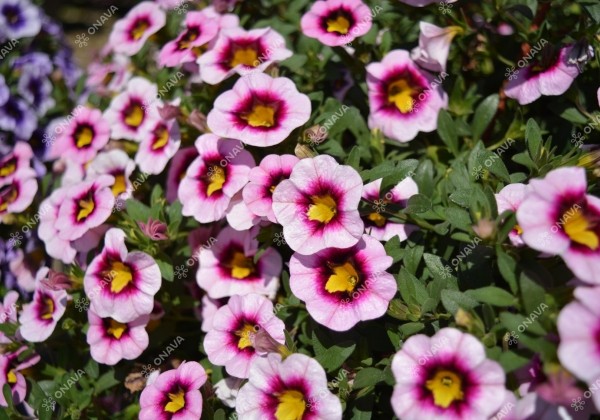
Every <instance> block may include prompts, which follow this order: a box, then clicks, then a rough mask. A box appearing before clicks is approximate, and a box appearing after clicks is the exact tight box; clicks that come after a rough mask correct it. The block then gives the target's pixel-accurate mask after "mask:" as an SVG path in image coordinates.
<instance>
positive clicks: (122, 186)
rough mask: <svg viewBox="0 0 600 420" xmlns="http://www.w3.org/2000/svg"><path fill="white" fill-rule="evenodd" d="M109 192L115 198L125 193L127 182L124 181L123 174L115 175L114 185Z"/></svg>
mask: <svg viewBox="0 0 600 420" xmlns="http://www.w3.org/2000/svg"><path fill="white" fill-rule="evenodd" d="M111 190H112V193H113V195H114V196H115V197H117V196H118V195H119V194H121V193H123V192H125V191H127V182H126V181H125V174H122V173H121V174H117V175H115V183H114V184H113V186H112V187H111Z"/></svg>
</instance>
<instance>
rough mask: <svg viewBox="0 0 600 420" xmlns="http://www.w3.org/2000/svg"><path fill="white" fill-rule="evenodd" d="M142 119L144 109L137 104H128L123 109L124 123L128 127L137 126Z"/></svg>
mask: <svg viewBox="0 0 600 420" xmlns="http://www.w3.org/2000/svg"><path fill="white" fill-rule="evenodd" d="M143 121H144V110H143V109H142V107H141V106H139V105H137V104H132V105H130V106H129V107H128V108H127V109H126V110H125V124H127V125H128V126H130V127H139V126H140V125H141V124H142V122H143Z"/></svg>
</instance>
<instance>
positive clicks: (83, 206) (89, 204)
mask: <svg viewBox="0 0 600 420" xmlns="http://www.w3.org/2000/svg"><path fill="white" fill-rule="evenodd" d="M77 206H78V207H79V211H78V212H77V221H78V222H81V221H82V220H83V219H85V218H86V217H88V216H89V215H90V214H92V212H93V211H94V208H95V207H96V204H95V203H94V199H93V197H86V198H84V199H83V200H79V202H78V203H77Z"/></svg>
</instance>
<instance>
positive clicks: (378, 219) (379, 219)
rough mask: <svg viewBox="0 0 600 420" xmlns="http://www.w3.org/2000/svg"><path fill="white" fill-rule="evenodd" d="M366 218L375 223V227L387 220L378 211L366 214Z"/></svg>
mask: <svg viewBox="0 0 600 420" xmlns="http://www.w3.org/2000/svg"><path fill="white" fill-rule="evenodd" d="M368 219H369V220H370V221H371V222H373V223H375V225H376V226H377V227H382V226H383V225H385V222H386V221H387V219H386V218H385V217H383V216H382V215H381V214H379V213H370V214H369V216H368Z"/></svg>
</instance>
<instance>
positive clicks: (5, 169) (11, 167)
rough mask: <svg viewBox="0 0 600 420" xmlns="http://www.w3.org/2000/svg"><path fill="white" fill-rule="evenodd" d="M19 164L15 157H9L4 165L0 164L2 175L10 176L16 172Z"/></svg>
mask: <svg viewBox="0 0 600 420" xmlns="http://www.w3.org/2000/svg"><path fill="white" fill-rule="evenodd" d="M16 169H17V164H16V162H15V159H9V160H8V161H7V162H6V163H5V164H4V165H2V166H0V176H8V175H11V174H12V173H14V172H15V170H16Z"/></svg>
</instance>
